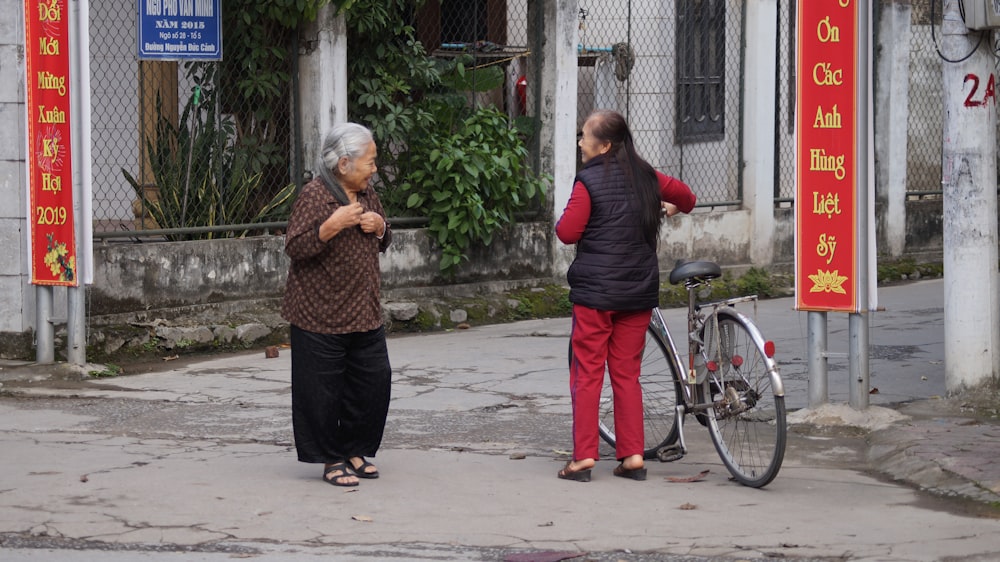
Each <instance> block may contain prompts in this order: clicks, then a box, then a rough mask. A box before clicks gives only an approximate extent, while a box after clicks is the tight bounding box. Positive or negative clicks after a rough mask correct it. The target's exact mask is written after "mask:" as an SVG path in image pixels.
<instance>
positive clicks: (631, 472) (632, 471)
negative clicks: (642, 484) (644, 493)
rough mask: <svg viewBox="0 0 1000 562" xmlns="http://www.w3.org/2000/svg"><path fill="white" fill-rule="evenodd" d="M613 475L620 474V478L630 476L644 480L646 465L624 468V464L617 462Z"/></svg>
mask: <svg viewBox="0 0 1000 562" xmlns="http://www.w3.org/2000/svg"><path fill="white" fill-rule="evenodd" d="M614 474H615V476H620V477H622V478H631V479H632V480H645V479H646V467H642V468H625V465H624V464H619V465H618V466H616V467H615V471H614Z"/></svg>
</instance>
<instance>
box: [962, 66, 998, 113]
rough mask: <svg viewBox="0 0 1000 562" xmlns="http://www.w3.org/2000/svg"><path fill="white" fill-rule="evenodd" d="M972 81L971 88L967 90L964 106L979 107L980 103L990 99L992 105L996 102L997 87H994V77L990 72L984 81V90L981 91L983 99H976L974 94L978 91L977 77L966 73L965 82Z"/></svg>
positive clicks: (985, 102)
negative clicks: (987, 78)
mask: <svg viewBox="0 0 1000 562" xmlns="http://www.w3.org/2000/svg"><path fill="white" fill-rule="evenodd" d="M970 80H971V81H972V89H971V90H969V95H968V96H966V98H965V107H979V106H981V105H986V104H987V103H988V102H990V101H992V102H993V105H996V103H997V89H996V86H997V84H996V78H995V77H994V76H993V74H992V73H990V79H989V80H987V81H986V91H985V92H983V99H981V100H977V99H976V95H977V93H978V92H979V77H978V76H976V75H975V74H966V75H965V82H964V83H963V84H965V83H968V82H969V81H970Z"/></svg>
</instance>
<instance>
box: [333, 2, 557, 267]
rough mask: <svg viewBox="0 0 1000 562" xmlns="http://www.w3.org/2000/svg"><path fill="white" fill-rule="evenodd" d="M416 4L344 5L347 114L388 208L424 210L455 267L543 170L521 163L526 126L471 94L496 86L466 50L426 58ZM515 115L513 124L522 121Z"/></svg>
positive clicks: (497, 76) (537, 195) (521, 202)
mask: <svg viewBox="0 0 1000 562" xmlns="http://www.w3.org/2000/svg"><path fill="white" fill-rule="evenodd" d="M420 4H422V3H421V2H412V1H407V0H354V1H353V2H352V3H351V5H350V9H348V10H347V12H346V19H347V29H348V45H349V48H350V49H351V51H352V52H353V53H355V55H354V56H353V57H351V59H350V60H349V61H348V73H349V75H350V77H351V79H350V80H349V83H348V100H350V101H349V106H348V113H349V114H350V116H351V118H352V119H354V120H357V121H359V122H361V123H363V124H365V125H366V126H368V127H369V128H370V129H371V130H372V132H373V133H374V135H375V138H376V140H377V142H378V143H379V146H380V149H381V150H380V152H379V176H378V182H377V184H378V189H379V194H380V197H381V198H382V201H383V204H384V205H385V207H386V211H387V213H389V214H390V215H391V216H397V217H398V216H422V217H426V218H427V219H428V221H429V224H428V229H429V231H430V233H431V236H432V237H433V238H434V240H435V241H436V242H437V244H438V245H439V246H440V248H441V252H442V258H441V262H440V268H441V271H442V272H445V273H453V272H454V271H455V268H456V267H457V266H458V265H459V264H460V263H461V262H462V261H463V260H464V259H465V257H466V254H465V252H466V250H467V249H468V248H469V247H470V246H471V245H472V244H484V245H489V244H490V243H491V242H492V240H493V237H494V236H495V235H496V233H497V232H498V231H500V229H502V228H505V227H507V226H509V225H510V224H512V223H513V222H514V214H515V212H517V211H522V210H526V209H529V208H530V207H531V205H533V204H535V203H536V201H538V200H540V199H541V195H542V194H544V192H545V188H546V181H547V179H548V178H542V177H538V176H537V175H535V174H534V173H533V171H532V170H531V169H530V168H528V166H527V164H526V163H527V161H528V151H527V148H526V146H527V145H526V141H525V131H530V130H532V129H533V127H532V126H530V125H531V124H530V123H529V127H520V126H518V127H515V126H513V125H512V123H511V122H510V120H509V119H508V118H507V116H506V115H504V114H503V113H500V112H499V111H497V110H496V109H495V108H492V107H481V108H476V107H473V106H474V104H473V103H472V102H471V100H472V99H474V97H475V96H474V94H475V93H477V92H485V91H489V90H492V89H495V88H497V87H500V86H501V85H502V84H503V80H504V75H503V71H502V69H501V68H500V67H499V66H482V67H476V66H475V59H474V58H473V56H472V55H471V54H468V53H450V54H449V55H448V56H447V57H433V56H430V55H429V54H428V53H427V52H426V50H425V48H424V46H423V44H421V43H420V42H419V41H417V40H416V38H415V32H414V29H413V27H412V26H411V25H409V23H408V21H409V20H410V18H411V16H412V10H413V8H414V7H415V6H416V7H419V6H420ZM520 124H521V123H518V125H520Z"/></svg>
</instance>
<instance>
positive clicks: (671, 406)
mask: <svg viewBox="0 0 1000 562" xmlns="http://www.w3.org/2000/svg"><path fill="white" fill-rule="evenodd" d="M569 360H570V364H572V362H573V344H572V343H570V347H569ZM674 370H675V368H674V362H673V361H671V360H670V355H669V352H668V351H667V347H666V345H665V344H664V343H663V340H662V339H661V337H660V334H659V331H658V328H657V327H655V326H654V325H653V322H652V320H651V321H650V326H649V327H648V328H646V346H645V349H644V350H643V353H642V366H641V368H640V372H639V383H640V384H641V385H642V411H643V416H642V419H643V425H644V427H643V433H644V437H645V444H644V447H645V450H644V451H643V456H644V457H645V458H647V459H655V458H657V452H658V451H659V450H660V449H661V448H663V447H665V446H667V445H672V444H673V443H674V442H675V441H677V435H678V430H677V420H676V405H677V396H678V395H679V393H680V392H681V389H680V388H679V387H678V386H677V381H678V380H679V379H678V378H677V377H676V376H675V374H674ZM598 424H599V425H598V430H599V431H600V434H601V438H602V439H604V441H606V442H607V443H608V444H609V445H611V446H612V447H614V445H615V404H614V399H613V396H612V391H611V380H610V378H609V375H608V373H607V371H605V373H604V385H603V387H602V389H601V406H600V411H599V413H598Z"/></svg>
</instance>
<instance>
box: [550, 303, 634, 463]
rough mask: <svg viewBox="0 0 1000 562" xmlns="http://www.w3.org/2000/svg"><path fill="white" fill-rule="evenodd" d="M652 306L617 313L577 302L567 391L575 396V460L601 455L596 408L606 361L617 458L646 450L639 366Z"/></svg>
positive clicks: (573, 397)
mask: <svg viewBox="0 0 1000 562" xmlns="http://www.w3.org/2000/svg"><path fill="white" fill-rule="evenodd" d="M651 314H652V311H651V310H639V311H628V312H615V311H610V310H595V309H593V308H587V307H585V306H581V305H573V330H572V333H571V335H570V341H571V343H572V345H573V362H572V364H570V368H569V390H570V396H571V397H572V399H573V459H574V460H579V459H595V460H596V459H597V458H598V446H599V445H598V441H599V439H600V434H599V433H598V428H597V426H598V410H599V409H600V402H601V388H602V387H603V386H604V371H605V365H606V366H607V371H608V373H609V374H610V378H611V390H612V392H613V394H614V408H615V457H616V458H617V459H618V460H621V459H624V458H625V457H628V456H631V455H641V454H642V453H643V450H644V449H645V436H644V435H643V420H642V387H641V386H640V385H639V367H640V365H641V363H642V353H643V348H644V347H645V344H646V327H647V326H648V325H649V317H650V315H651Z"/></svg>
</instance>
